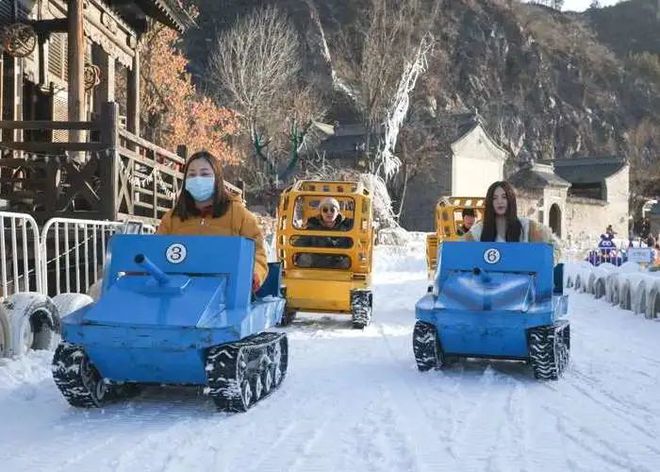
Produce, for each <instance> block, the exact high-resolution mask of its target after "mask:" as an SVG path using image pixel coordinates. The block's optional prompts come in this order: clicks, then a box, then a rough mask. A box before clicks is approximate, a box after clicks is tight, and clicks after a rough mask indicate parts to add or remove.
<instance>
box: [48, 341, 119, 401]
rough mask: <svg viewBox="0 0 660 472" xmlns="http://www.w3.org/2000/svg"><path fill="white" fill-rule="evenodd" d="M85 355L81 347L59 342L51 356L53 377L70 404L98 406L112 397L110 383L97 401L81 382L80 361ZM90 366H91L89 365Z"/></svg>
mask: <svg viewBox="0 0 660 472" xmlns="http://www.w3.org/2000/svg"><path fill="white" fill-rule="evenodd" d="M86 356H87V354H85V351H84V350H83V348H82V347H80V346H77V345H75V344H70V343H66V342H62V343H60V344H59V346H57V349H56V350H55V355H54V356H53V364H52V371H53V379H54V380H55V384H56V385H57V387H58V388H59V389H60V391H61V392H62V395H64V398H66V400H67V401H68V402H69V403H70V404H71V405H73V406H77V407H82V408H98V407H100V406H103V404H104V403H106V402H107V401H109V400H111V399H112V397H113V388H112V386H110V385H108V386H107V389H108V390H107V391H106V393H105V396H104V398H103V400H102V401H99V400H98V399H97V398H96V397H95V396H94V395H93V393H92V392H91V391H90V389H89V388H88V387H87V386H86V385H85V383H84V382H83V379H82V375H81V372H80V366H81V363H82V361H83V358H84V357H86ZM90 368H93V366H90ZM97 375H98V374H97Z"/></svg>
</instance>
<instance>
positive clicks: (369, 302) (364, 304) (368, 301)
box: [351, 289, 373, 329]
mask: <svg viewBox="0 0 660 472" xmlns="http://www.w3.org/2000/svg"><path fill="white" fill-rule="evenodd" d="M372 307H373V295H372V293H371V290H363V289H358V290H351V316H352V322H353V328H354V329H364V328H365V327H367V326H369V323H371V312H372Z"/></svg>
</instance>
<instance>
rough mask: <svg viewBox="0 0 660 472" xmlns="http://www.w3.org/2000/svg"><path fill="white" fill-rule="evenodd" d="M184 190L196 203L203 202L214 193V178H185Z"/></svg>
mask: <svg viewBox="0 0 660 472" xmlns="http://www.w3.org/2000/svg"><path fill="white" fill-rule="evenodd" d="M186 190H187V191H188V193H189V194H190V195H191V196H192V197H193V198H194V199H195V201H198V202H205V201H207V200H210V199H211V198H212V197H213V192H215V177H211V176H209V177H206V176H200V177H187V178H186Z"/></svg>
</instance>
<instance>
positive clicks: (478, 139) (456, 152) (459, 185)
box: [451, 125, 507, 196]
mask: <svg viewBox="0 0 660 472" xmlns="http://www.w3.org/2000/svg"><path fill="white" fill-rule="evenodd" d="M451 149H452V153H453V156H452V185H451V188H452V190H451V194H452V195H461V196H485V195H486V190H488V187H489V186H490V184H492V183H493V182H495V181H497V180H502V179H503V177H504V160H505V159H506V156H507V153H506V151H505V150H503V149H501V148H500V147H498V146H497V145H496V144H495V143H493V142H492V141H491V139H490V138H489V137H488V136H487V135H486V133H485V132H484V130H483V129H482V128H481V126H480V125H479V126H477V127H476V128H475V129H474V130H472V131H471V132H470V133H469V134H467V135H466V136H464V137H463V138H461V139H460V140H459V141H457V142H455V143H454V144H452V146H451Z"/></svg>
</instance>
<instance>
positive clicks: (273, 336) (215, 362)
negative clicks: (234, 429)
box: [206, 333, 288, 412]
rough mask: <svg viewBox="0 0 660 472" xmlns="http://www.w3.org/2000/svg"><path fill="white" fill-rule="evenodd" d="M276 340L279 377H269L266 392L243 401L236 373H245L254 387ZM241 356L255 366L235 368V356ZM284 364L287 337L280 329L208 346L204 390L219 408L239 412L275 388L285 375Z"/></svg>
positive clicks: (271, 359)
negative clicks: (276, 378) (268, 387)
mask: <svg viewBox="0 0 660 472" xmlns="http://www.w3.org/2000/svg"><path fill="white" fill-rule="evenodd" d="M277 343H280V346H281V355H280V360H279V362H280V366H279V370H280V373H281V377H280V378H279V381H277V382H276V381H275V379H273V385H272V387H271V389H270V390H269V391H268V392H263V393H262V395H260V396H259V397H258V398H255V397H254V393H255V392H254V391H253V392H252V394H253V399H252V401H250V402H249V403H248V404H247V405H246V404H245V402H244V401H243V398H242V391H241V381H240V380H242V379H239V375H245V374H247V377H248V381H249V382H250V385H251V386H252V387H254V385H255V382H256V377H257V376H259V377H261V375H263V374H264V373H265V372H264V369H267V368H270V367H271V365H272V363H273V362H274V361H275V359H273V354H274V348H275V346H276V344H277ZM241 356H247V357H244V359H247V360H248V361H251V362H252V363H254V362H255V360H256V362H257V363H258V364H259V367H258V370H256V371H254V370H248V369H244V370H243V371H241V370H239V366H237V360H238V359H239V358H240V357H241ZM287 366H288V341H287V338H286V334H284V333H261V334H258V335H256V336H252V337H249V338H245V339H244V340H241V341H238V342H235V343H231V344H223V345H220V346H215V347H212V348H210V349H209V351H208V354H207V356H206V378H207V383H208V388H207V390H206V392H207V393H208V394H209V395H210V396H211V398H213V401H214V402H215V404H216V406H217V407H218V409H219V410H220V411H226V412H242V411H247V410H248V409H249V408H250V407H251V406H252V405H254V404H255V403H256V402H258V401H260V400H262V399H264V398H266V397H267V396H269V395H270V394H271V393H272V392H273V391H274V390H276V389H277V387H279V386H280V385H281V383H282V381H283V380H284V377H285V376H286V372H287Z"/></svg>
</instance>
